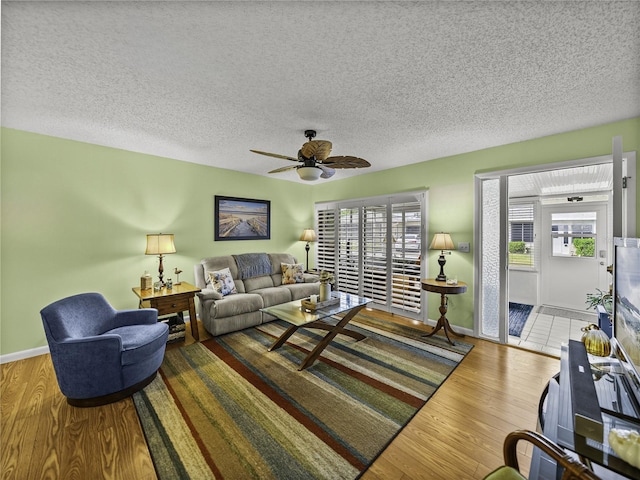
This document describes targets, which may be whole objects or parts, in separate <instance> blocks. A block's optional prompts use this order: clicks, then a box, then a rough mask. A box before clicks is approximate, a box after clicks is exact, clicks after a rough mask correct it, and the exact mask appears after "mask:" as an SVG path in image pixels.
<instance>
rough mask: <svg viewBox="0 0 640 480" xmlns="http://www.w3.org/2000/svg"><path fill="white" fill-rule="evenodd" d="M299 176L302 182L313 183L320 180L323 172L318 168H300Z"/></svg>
mask: <svg viewBox="0 0 640 480" xmlns="http://www.w3.org/2000/svg"><path fill="white" fill-rule="evenodd" d="M298 175H299V176H300V178H301V179H302V180H306V181H308V182H312V181H314V180H318V179H319V178H320V175H322V170H320V169H319V168H318V167H298Z"/></svg>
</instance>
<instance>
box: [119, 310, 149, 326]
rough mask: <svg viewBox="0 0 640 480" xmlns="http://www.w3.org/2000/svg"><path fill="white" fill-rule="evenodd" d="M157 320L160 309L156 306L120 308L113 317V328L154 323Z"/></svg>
mask: <svg viewBox="0 0 640 480" xmlns="http://www.w3.org/2000/svg"><path fill="white" fill-rule="evenodd" d="M157 321H158V310H156V309H155V308H138V309H131V310H118V311H117V312H116V315H115V317H114V318H113V326H112V327H111V328H118V327H125V326H127V325H153V324H154V323H156V322H157Z"/></svg>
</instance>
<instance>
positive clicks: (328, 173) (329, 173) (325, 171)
mask: <svg viewBox="0 0 640 480" xmlns="http://www.w3.org/2000/svg"><path fill="white" fill-rule="evenodd" d="M316 167H318V168H319V169H320V170H322V175H320V178H331V177H333V176H334V175H335V173H336V171H335V170H334V169H333V168H329V167H327V166H325V165H322V164H321V163H316Z"/></svg>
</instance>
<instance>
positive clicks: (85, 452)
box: [0, 312, 560, 480]
mask: <svg viewBox="0 0 640 480" xmlns="http://www.w3.org/2000/svg"><path fill="white" fill-rule="evenodd" d="M369 313H371V312H369ZM375 314H376V315H378V316H379V317H380V318H382V319H384V320H387V321H393V322H397V323H400V324H403V325H410V326H415V327H416V328H419V329H422V330H424V331H430V330H431V327H429V326H425V325H423V324H421V323H419V322H415V321H412V320H409V319H406V318H404V317H400V316H397V315H392V314H387V313H384V312H375ZM198 327H199V331H200V338H201V339H205V338H207V337H208V334H207V333H206V331H205V330H204V328H202V325H201V324H199V325H198ZM463 341H465V342H468V343H472V344H474V345H475V346H474V348H473V350H472V351H471V353H470V354H469V355H468V356H467V358H465V360H464V361H463V362H462V363H461V364H460V365H459V366H458V367H457V368H456V370H454V372H453V373H452V374H451V375H450V377H449V378H448V379H447V380H446V382H445V383H444V384H443V385H442V386H441V387H440V388H439V389H438V390H437V391H436V393H435V394H434V396H433V397H432V398H431V399H430V400H429V402H428V403H427V404H426V405H425V407H423V408H422V409H421V410H420V411H419V412H418V413H417V414H416V415H415V417H414V418H413V419H412V420H411V422H410V423H409V424H408V425H407V426H406V427H405V428H404V429H403V430H402V431H401V432H400V433H399V434H398V436H397V437H396V438H395V439H394V440H393V441H392V442H391V444H390V445H389V446H388V447H387V448H386V449H385V451H384V452H382V454H381V455H380V456H379V457H378V458H377V459H376V461H375V462H374V463H373V465H372V466H371V467H370V468H369V470H368V471H366V472H365V473H364V474H363V476H362V478H363V479H364V480H382V479H385V480H409V479H411V480H415V479H429V480H433V479H436V480H437V479H443V480H450V479H452V478H456V479H476V478H477V479H480V478H484V476H485V475H486V474H487V473H489V472H490V471H492V470H494V469H495V468H497V467H498V466H499V465H501V464H502V443H503V440H504V437H505V436H506V435H507V433H509V432H511V431H513V430H516V429H519V428H529V429H535V426H536V415H537V405H538V400H539V398H540V394H541V393H542V390H543V389H544V386H545V385H546V383H547V381H548V380H549V378H550V377H551V376H552V375H554V374H555V373H556V372H557V371H558V370H559V366H560V362H559V360H558V359H557V358H553V357H549V356H545V355H540V354H536V353H532V352H527V351H523V350H519V349H517V348H514V347H510V346H505V345H498V344H495V343H491V342H486V341H482V340H476V339H473V338H470V337H466V338H464V339H463ZM192 342H193V338H192V337H191V334H190V329H189V328H187V337H186V339H185V342H180V343H177V344H172V345H169V346H168V347H167V348H169V349H171V348H179V347H180V346H182V345H184V344H188V343H192ZM0 381H1V390H0V408H1V412H0V414H1V415H0V418H1V424H0V441H1V445H0V447H1V449H2V450H1V455H0V458H1V463H0V466H1V471H0V475H1V476H0V478H2V480H5V479H7V480H9V479H18V480H22V479H25V478H29V479H30V478H38V479H41V478H51V479H59V478H65V479H86V478H91V479H98V478H104V479H129V478H132V479H133V478H135V479H137V480H138V479H139V480H154V479H156V478H157V477H156V474H155V470H154V468H153V463H152V461H151V457H150V455H149V451H148V448H147V444H146V441H145V439H144V434H143V433H142V429H141V427H140V423H139V420H138V416H137V413H136V411H135V407H134V405H133V402H132V400H131V399H130V398H129V399H125V400H123V401H121V402H117V403H115V404H111V405H105V406H102V407H96V408H88V409H81V408H75V407H71V406H70V405H68V404H67V403H66V400H65V398H64V397H63V396H62V394H61V393H60V391H59V389H58V385H57V382H56V379H55V373H54V371H53V366H52V364H51V358H50V356H49V355H41V356H39V357H33V358H30V359H25V360H20V361H18V362H12V363H9V364H4V365H0ZM519 451H520V452H521V457H520V458H521V463H522V464H523V466H524V467H525V468H524V469H525V471H526V470H527V468H526V465H528V461H529V460H528V458H530V456H531V449H530V448H527V447H524V446H523V447H520V448H519Z"/></svg>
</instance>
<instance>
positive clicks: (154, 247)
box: [144, 233, 176, 287]
mask: <svg viewBox="0 0 640 480" xmlns="http://www.w3.org/2000/svg"><path fill="white" fill-rule="evenodd" d="M168 253H176V246H175V245H174V243H173V233H154V234H149V235H147V249H146V250H145V252H144V254H145V255H158V258H159V259H160V265H159V266H158V277H159V279H160V283H161V284H162V286H163V287H164V285H165V283H164V280H163V279H162V273H163V272H164V267H163V266H162V256H163V255H166V254H168Z"/></svg>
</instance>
